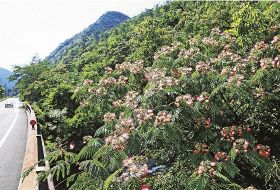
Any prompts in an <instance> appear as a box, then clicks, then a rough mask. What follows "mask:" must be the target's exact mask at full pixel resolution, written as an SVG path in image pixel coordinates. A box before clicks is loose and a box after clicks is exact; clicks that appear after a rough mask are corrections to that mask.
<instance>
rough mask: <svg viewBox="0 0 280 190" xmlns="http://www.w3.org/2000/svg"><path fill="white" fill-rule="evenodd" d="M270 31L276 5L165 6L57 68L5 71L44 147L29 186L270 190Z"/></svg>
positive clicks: (274, 88)
mask: <svg viewBox="0 0 280 190" xmlns="http://www.w3.org/2000/svg"><path fill="white" fill-rule="evenodd" d="M279 21H280V4H279V3H277V2H258V3H257V2H242V3H241V2H179V1H174V2H170V3H167V4H166V5H163V6H158V7H155V8H154V9H153V10H147V11H146V12H144V13H142V14H141V15H139V16H137V17H135V18H132V19H131V20H129V21H126V22H125V23H123V24H121V25H119V26H118V27H117V28H115V29H112V30H111V31H109V32H106V33H104V34H103V36H102V37H101V38H100V40H99V41H93V42H92V43H90V44H87V46H85V47H81V48H82V49H80V50H79V52H83V53H82V54H81V56H79V57H75V58H73V59H71V60H67V64H64V63H61V62H60V63H52V64H50V63H48V61H46V60H42V61H40V60H37V61H34V62H32V63H31V64H30V65H27V66H25V67H15V69H14V76H13V78H14V79H18V83H17V87H18V88H19V89H20V95H21V99H22V100H24V101H28V102H30V103H32V105H33V107H34V109H35V111H36V113H37V114H38V119H39V123H40V124H41V127H42V131H43V134H44V136H45V138H46V139H47V142H46V143H47V150H48V157H47V159H48V160H49V161H50V163H51V169H50V170H49V171H48V172H47V173H41V175H40V178H41V179H45V177H46V176H47V175H48V174H49V173H51V174H52V175H53V176H54V179H55V180H56V185H57V188H58V189H71V190H82V189H83V190H92V189H112V190H115V189H122V190H124V189H127V190H132V189H139V188H140V187H143V186H144V185H146V187H149V186H151V187H152V189H158V190H163V189H164V190H171V189H178V190H179V189H182V190H183V189H189V190H194V189H197V190H200V189H201V190H202V189H207V190H209V189H213V190H216V189H246V188H247V189H248V190H249V189H250V190H252V189H262V190H263V189H271V190H272V189H279V186H280V176H279V174H280V168H279V164H280V157H279V156H280V143H279V139H280V131H279V126H280V110H279V107H280V69H279V68H280V56H279V55H280V22H279ZM66 56H67V55H66ZM62 59H66V58H62ZM156 166H159V167H156Z"/></svg>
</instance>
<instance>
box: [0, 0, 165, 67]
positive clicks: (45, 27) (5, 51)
mask: <svg viewBox="0 0 280 190" xmlns="http://www.w3.org/2000/svg"><path fill="white" fill-rule="evenodd" d="M159 2H161V0H0V67H4V68H8V69H11V68H12V67H11V65H18V64H27V63H28V62H29V61H30V60H31V57H32V56H33V55H35V54H36V53H38V54H39V56H40V57H44V56H47V55H48V54H49V53H50V52H51V51H52V50H54V49H55V48H56V47H57V46H58V45H59V43H61V42H63V41H64V40H65V39H67V38H69V37H71V36H73V35H74V34H76V33H78V32H80V31H81V30H83V29H84V28H86V27H87V26H88V25H90V24H92V23H93V22H94V21H96V20H97V19H98V17H99V16H101V15H102V14H103V13H104V12H106V11H111V10H114V11H120V12H123V13H125V14H127V15H129V16H131V17H132V16H135V15H137V14H139V13H140V12H142V11H144V10H145V8H152V7H154V6H155V5H156V4H157V3H159Z"/></svg>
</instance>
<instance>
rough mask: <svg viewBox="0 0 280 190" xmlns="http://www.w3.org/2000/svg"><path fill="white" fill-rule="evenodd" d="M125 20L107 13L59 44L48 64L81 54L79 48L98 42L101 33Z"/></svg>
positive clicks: (114, 14) (119, 14)
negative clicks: (94, 41)
mask: <svg viewBox="0 0 280 190" xmlns="http://www.w3.org/2000/svg"><path fill="white" fill-rule="evenodd" d="M127 19H129V17H128V16H127V15H125V14H123V13H120V12H117V11H108V12H106V13H105V14H103V15H102V16H101V17H100V18H99V19H98V20H97V21H96V22H95V23H93V24H91V25H90V26H89V27H87V28H86V29H84V30H83V31H82V32H80V33H78V34H76V35H74V36H73V37H72V38H70V39H67V40H65V41H64V42H63V43H61V44H60V45H59V46H58V47H57V48H56V49H55V50H54V51H53V52H52V53H50V55H49V56H48V57H47V58H46V59H47V60H48V61H50V62H57V61H60V60H62V59H63V58H64V57H67V58H66V59H71V58H73V57H76V56H78V55H79V54H80V53H81V52H79V51H80V50H81V48H82V49H84V48H85V47H86V46H87V45H89V44H90V43H91V42H92V41H93V40H98V39H99V37H100V35H101V34H102V33H103V32H105V31H107V30H109V29H111V28H113V27H115V26H117V25H119V24H121V23H122V22H124V21H126V20H127ZM64 62H65V63H67V60H64Z"/></svg>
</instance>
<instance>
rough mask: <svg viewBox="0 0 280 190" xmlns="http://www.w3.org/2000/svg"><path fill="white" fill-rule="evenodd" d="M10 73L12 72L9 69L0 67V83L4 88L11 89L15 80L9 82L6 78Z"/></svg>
mask: <svg viewBox="0 0 280 190" xmlns="http://www.w3.org/2000/svg"><path fill="white" fill-rule="evenodd" d="M12 74H13V73H12V72H11V71H9V70H7V69H4V68H1V67H0V83H1V85H2V86H3V87H4V88H5V89H6V90H9V89H10V90H11V89H13V88H14V86H15V82H10V81H9V80H8V78H9V77H10V76H11V75H12Z"/></svg>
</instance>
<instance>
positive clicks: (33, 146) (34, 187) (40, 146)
mask: <svg viewBox="0 0 280 190" xmlns="http://www.w3.org/2000/svg"><path fill="white" fill-rule="evenodd" d="M27 115H28V139H27V145H26V152H25V158H24V163H23V171H24V170H26V169H28V168H30V167H32V166H34V165H35V164H36V163H37V165H36V167H35V171H32V172H31V173H30V174H29V175H28V176H27V177H26V179H25V180H24V181H23V182H20V184H19V187H18V190H55V187H54V183H53V180H52V176H51V175H49V176H48V177H47V180H46V181H43V182H41V181H38V180H37V174H38V173H39V172H42V171H47V170H49V168H50V166H49V162H48V161H41V160H44V159H45V157H46V150H45V145H44V139H43V136H42V134H41V130H40V125H38V124H36V125H35V126H34V130H32V127H31V125H30V123H29V121H31V120H36V115H35V113H34V111H33V109H32V107H31V106H30V105H27ZM38 161H40V162H38ZM21 181H22V180H21Z"/></svg>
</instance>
